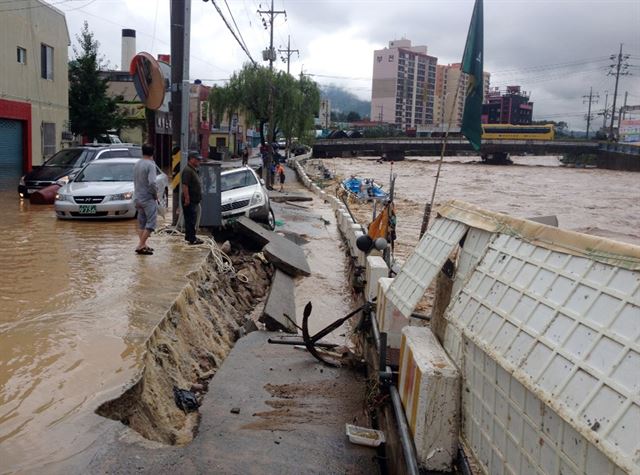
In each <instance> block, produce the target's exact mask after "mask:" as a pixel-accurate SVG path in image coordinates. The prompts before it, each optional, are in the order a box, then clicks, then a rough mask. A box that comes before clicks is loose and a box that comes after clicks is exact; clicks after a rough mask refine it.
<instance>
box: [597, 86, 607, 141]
mask: <svg viewBox="0 0 640 475" xmlns="http://www.w3.org/2000/svg"><path fill="white" fill-rule="evenodd" d="M608 103H609V91H604V110H603V111H602V131H603V132H604V130H605V128H606V127H607V104H608ZM598 115H600V113H598ZM604 133H605V135H606V132H604Z"/></svg>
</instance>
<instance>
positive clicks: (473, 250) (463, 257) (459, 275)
mask: <svg viewBox="0 0 640 475" xmlns="http://www.w3.org/2000/svg"><path fill="white" fill-rule="evenodd" d="M493 237H495V234H492V233H490V232H488V231H484V230H482V229H477V228H471V229H469V232H468V233H467V237H466V238H465V239H464V246H462V247H461V248H460V255H459V257H458V263H457V266H456V278H455V281H454V282H453V288H452V291H451V295H455V294H457V293H458V291H459V290H460V289H461V288H462V285H463V284H464V283H465V282H466V280H467V278H468V277H469V275H471V273H472V272H473V269H475V267H476V266H477V265H478V262H480V259H482V257H483V256H484V253H485V252H486V251H487V247H488V246H489V242H490V241H491V239H492V238H493Z"/></svg>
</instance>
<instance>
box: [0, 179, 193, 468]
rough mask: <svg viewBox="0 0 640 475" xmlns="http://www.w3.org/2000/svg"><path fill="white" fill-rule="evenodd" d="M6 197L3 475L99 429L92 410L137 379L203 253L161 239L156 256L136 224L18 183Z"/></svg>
mask: <svg viewBox="0 0 640 475" xmlns="http://www.w3.org/2000/svg"><path fill="white" fill-rule="evenodd" d="M0 203H1V204H2V206H0V222H2V224H3V226H2V231H1V234H0V236H1V237H2V243H3V244H2V246H1V247H0V268H1V269H2V273H1V274H0V308H1V310H0V460H2V464H0V473H4V471H21V470H24V469H26V468H28V467H30V466H37V465H39V464H41V463H42V462H44V461H45V460H46V461H51V460H56V459H58V460H59V459H61V458H64V457H66V456H68V455H70V454H71V453H74V452H76V451H80V450H82V449H83V448H84V447H86V446H87V445H89V444H91V443H92V442H93V441H94V440H95V438H96V437H98V436H99V434H96V433H95V432H96V430H95V429H96V428H97V427H98V423H99V417H98V416H96V415H94V414H93V410H94V409H95V408H96V407H97V406H98V405H99V403H100V402H102V401H104V400H106V399H108V398H109V397H113V396H114V395H115V394H117V393H118V391H119V390H120V388H121V386H122V385H124V384H126V383H127V382H128V381H129V379H130V378H131V375H132V374H133V373H134V370H135V368H136V367H137V365H138V363H139V361H140V357H141V355H140V352H141V350H142V348H143V345H140V343H141V341H143V340H144V339H145V338H146V337H147V336H148V335H149V333H150V330H151V329H152V328H153V326H154V325H155V324H156V323H157V322H158V321H159V320H160V318H161V317H162V316H163V315H164V312H165V311H166V310H167V308H168V307H169V305H170V304H171V302H172V301H173V299H174V298H175V296H176V294H177V293H178V291H179V290H180V289H181V288H182V287H183V286H184V283H185V278H184V277H185V274H186V273H187V272H188V271H189V270H191V269H193V268H194V267H195V266H196V265H197V264H198V263H200V262H201V261H202V259H203V258H204V255H205V250H204V249H194V248H188V247H186V246H183V245H182V243H181V240H169V239H168V238H162V237H152V238H151V240H150V244H151V245H152V246H153V247H154V248H155V249H156V251H155V254H154V255H153V256H138V255H136V254H135V253H134V252H133V249H134V246H135V244H136V242H137V237H136V230H135V224H136V223H135V221H119V222H111V221H110V222H105V221H99V222H94V221H91V222H77V221H58V220H57V219H56V218H55V216H54V213H53V209H52V207H51V206H30V205H29V203H28V202H23V201H20V200H19V199H18V198H17V196H16V193H15V191H13V190H12V191H5V192H0ZM96 380H97V383H96ZM92 431H93V432H92Z"/></svg>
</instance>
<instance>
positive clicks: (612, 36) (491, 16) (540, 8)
mask: <svg viewBox="0 0 640 475" xmlns="http://www.w3.org/2000/svg"><path fill="white" fill-rule="evenodd" d="M215 1H216V5H218V7H219V8H220V9H221V11H222V12H223V14H224V15H225V18H227V20H228V22H229V23H230V24H231V25H233V22H234V20H235V23H236V24H237V27H238V28H239V30H240V33H241V34H242V37H243V38H244V41H245V43H246V45H247V47H248V49H249V52H250V53H251V55H252V56H253V58H254V59H255V60H256V61H259V62H261V51H262V50H263V49H264V48H265V47H267V46H268V44H269V33H268V31H267V30H265V29H264V27H263V25H262V21H261V17H260V15H259V14H258V13H257V10H259V9H260V10H266V9H268V8H269V6H270V1H267V0H226V2H225V0H215ZM49 2H50V3H53V4H56V6H57V7H58V8H60V9H61V10H64V11H65V12H66V15H67V23H68V26H69V32H70V35H71V37H72V43H73V44H75V43H76V40H75V35H76V34H77V33H78V32H79V31H80V29H81V27H82V22H83V21H85V20H87V21H88V22H89V28H90V30H92V31H93V32H94V33H95V36H96V38H97V39H98V41H99V42H100V45H101V51H102V53H103V54H104V55H105V56H106V57H107V59H108V60H109V61H110V63H111V66H116V65H120V62H121V60H120V35H121V29H122V28H132V29H135V30H136V31H137V50H138V51H148V52H150V53H152V54H154V55H156V54H158V53H169V52H170V46H169V39H170V31H169V4H170V0H49ZM274 9H275V10H286V12H287V15H286V18H285V16H284V15H278V16H277V17H276V19H275V22H274V46H275V47H276V48H280V49H284V48H286V44H287V37H288V36H289V35H290V37H291V48H292V49H298V50H300V55H299V57H298V55H297V54H296V53H294V55H293V57H292V61H291V72H292V73H294V74H299V73H300V70H301V68H304V72H305V73H309V74H313V75H315V76H314V78H315V80H316V81H317V82H318V83H321V84H328V83H334V84H338V85H341V86H344V87H345V88H347V89H348V90H349V91H351V92H353V93H354V94H356V95H357V96H358V97H360V98H362V99H367V100H370V99H371V73H372V67H373V51H374V50H375V49H380V48H383V47H385V46H387V45H388V42H389V40H393V39H398V38H401V37H404V38H408V39H410V40H411V41H412V42H413V44H414V45H427V47H428V53H429V54H430V55H432V56H436V57H437V58H438V63H439V64H447V63H452V62H459V61H460V59H461V56H462V52H463V49H464V42H465V38H466V35H467V29H468V26H469V20H470V17H471V12H472V9H473V0H413V1H411V0H384V1H383V0H377V1H376V0H367V1H365V0H355V1H353V0H275V3H274ZM230 12H231V13H232V14H233V18H232V15H231V14H230ZM484 19H485V23H484V42H485V43H484V44H485V48H484V61H485V63H484V65H485V70H486V71H489V72H491V73H492V77H491V85H492V86H500V87H504V86H506V85H508V84H516V85H521V86H522V87H523V89H524V90H525V91H529V92H530V93H531V100H532V101H533V102H534V117H535V118H536V119H542V118H547V119H553V120H566V121H567V122H569V124H570V126H571V127H572V128H575V129H584V128H585V121H584V115H585V114H586V111H587V105H586V104H583V97H582V96H584V95H586V94H588V93H589V88H590V87H593V91H594V94H596V93H597V94H599V96H600V97H599V100H598V103H597V104H594V105H593V109H594V110H595V112H596V113H597V112H598V111H601V110H602V109H603V107H604V103H605V94H606V92H608V93H609V106H611V101H612V95H613V90H614V83H615V79H614V77H613V76H608V75H607V72H608V71H609V66H610V65H611V64H613V61H611V60H610V59H609V57H610V56H611V55H612V54H616V55H617V53H618V49H619V47H620V43H623V44H624V46H623V53H624V54H629V55H630V57H629V59H628V60H627V63H628V64H629V69H628V72H629V73H631V74H630V75H628V76H623V77H621V80H620V85H619V91H618V103H617V105H618V106H620V105H621V104H622V101H623V100H624V93H625V91H628V92H629V99H628V103H629V104H640V67H639V66H640V1H638V0H485V1H484ZM70 51H71V50H70ZM247 59H248V58H247V56H246V55H245V53H244V52H243V51H242V49H241V48H240V47H239V46H238V44H237V43H236V40H235V39H234V38H233V36H232V35H231V33H230V32H229V30H228V29H227V27H226V26H225V24H224V22H223V20H222V19H221V17H220V15H219V13H218V12H217V11H216V9H215V7H214V6H213V4H212V3H211V2H203V1H202V0H192V40H191V60H192V61H191V74H190V76H191V79H197V78H200V79H203V80H207V81H206V82H207V83H209V82H210V80H224V79H225V78H228V77H229V76H230V75H231V74H232V73H233V72H234V71H236V70H238V69H239V68H240V67H241V66H242V64H243V63H244V62H245V61H247ZM265 64H267V63H265ZM276 67H277V68H279V69H285V70H286V64H284V63H283V62H282V61H278V63H276ZM595 123H596V124H597V125H598V126H599V125H601V124H602V117H599V118H596V119H595Z"/></svg>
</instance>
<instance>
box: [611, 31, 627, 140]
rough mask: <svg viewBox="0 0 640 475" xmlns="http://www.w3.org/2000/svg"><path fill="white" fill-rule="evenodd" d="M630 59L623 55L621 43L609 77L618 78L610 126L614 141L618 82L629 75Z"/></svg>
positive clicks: (614, 57) (612, 56)
mask: <svg viewBox="0 0 640 475" xmlns="http://www.w3.org/2000/svg"><path fill="white" fill-rule="evenodd" d="M610 59H612V60H613V59H616V55H611V57H610ZM627 59H629V55H628V54H625V55H624V56H623V55H622V43H620V52H619V53H618V57H617V62H616V64H612V65H611V70H610V71H609V73H608V75H609V76H614V75H615V77H616V86H615V89H614V91H613V106H612V107H611V124H610V125H609V138H610V139H613V120H614V118H615V115H616V99H617V97H618V81H619V80H620V76H625V75H627V74H629V73H628V72H627V69H628V68H629V64H628V63H627V62H626V60H627ZM613 68H615V73H614V72H613ZM621 70H622V72H621Z"/></svg>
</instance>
